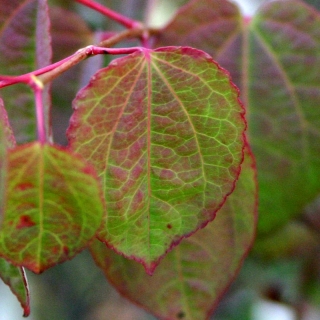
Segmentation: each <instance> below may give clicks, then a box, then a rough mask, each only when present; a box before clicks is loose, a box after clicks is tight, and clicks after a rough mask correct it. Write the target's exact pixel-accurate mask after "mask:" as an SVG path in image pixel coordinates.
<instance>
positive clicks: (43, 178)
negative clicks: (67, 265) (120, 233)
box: [0, 142, 104, 273]
mask: <svg viewBox="0 0 320 320" xmlns="http://www.w3.org/2000/svg"><path fill="white" fill-rule="evenodd" d="M4 212H5V214H4V219H3V223H2V228H1V232H0V255H1V256H3V257H4V258H5V259H7V260H8V261H11V262H12V263H14V264H15V265H19V266H24V267H26V268H29V269H30V270H32V271H34V272H37V273H38V272H42V271H43V270H45V269H47V268H49V267H51V266H53V265H55V264H57V263H59V262H63V261H65V260H67V259H70V258H72V257H73V256H74V255H76V254H77V253H78V252H79V251H80V250H82V249H83V248H85V247H86V246H87V245H88V242H89V241H90V240H91V239H92V238H93V237H94V236H95V234H96V232H97V229H98V228H99V226H100V225H101V220H102V216H103V212H104V206H103V201H102V195H101V188H100V184H99V183H98V179H97V176H96V174H95V172H94V170H93V168H92V167H91V166H90V165H88V164H87V163H86V162H84V161H83V160H81V159H79V158H78V157H76V156H74V155H72V154H71V153H70V152H67V151H65V150H63V149H60V148H58V147H55V146H51V145H41V144H40V143H38V142H35V143H32V144H27V145H23V146H21V147H17V148H15V149H13V150H11V151H10V153H9V159H8V178H7V201H6V203H5V210H4Z"/></svg>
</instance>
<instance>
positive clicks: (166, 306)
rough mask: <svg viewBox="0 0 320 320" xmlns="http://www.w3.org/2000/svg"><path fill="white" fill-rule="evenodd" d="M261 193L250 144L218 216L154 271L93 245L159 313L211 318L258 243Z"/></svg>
mask: <svg viewBox="0 0 320 320" xmlns="http://www.w3.org/2000/svg"><path fill="white" fill-rule="evenodd" d="M256 198H257V186H256V183H255V169H254V165H253V159H252V156H251V155H250V153H249V151H248V149H247V150H246V153H245V161H244V163H243V164H242V171H241V174H240V178H239V180H238V182H237V185H236V188H235V190H234V192H233V193H232V194H231V195H230V196H229V197H228V199H227V201H226V203H225V204H224V206H223V207H222V208H221V210H220V211H219V212H218V213H217V217H216V218H215V220H214V221H212V222H210V223H209V224H208V225H207V226H206V227H205V228H204V229H202V230H199V231H198V232H197V233H195V234H194V235H192V236H191V237H189V238H187V239H184V240H183V241H182V242H181V243H180V244H179V246H177V247H176V248H174V249H173V250H172V251H171V252H170V253H168V255H167V256H166V257H165V258H164V259H163V260H162V261H161V264H160V265H159V266H158V268H157V269H156V271H155V272H154V274H153V275H152V277H150V276H148V275H147V274H146V273H145V272H144V270H143V268H142V267H141V266H140V265H139V264H137V263H136V262H135V261H131V260H127V259H125V258H124V257H121V256H120V255H117V254H116V253H114V252H113V251H112V250H110V249H107V248H106V246H105V245H104V244H102V243H99V242H98V241H95V242H94V243H93V244H92V245H91V246H90V250H91V253H92V255H93V257H94V259H95V261H96V263H97V265H98V266H99V267H100V268H102V270H103V272H104V273H105V275H106V277H107V278H108V279H109V280H110V282H111V283H112V284H113V285H114V286H115V287H116V288H117V289H118V290H119V291H120V292H121V293H122V294H123V295H124V296H125V297H127V298H128V299H130V300H132V301H133V302H135V303H137V304H139V305H140V306H142V307H143V308H146V309H147V310H149V311H150V312H152V313H154V314H155V315H156V316H157V318H159V319H167V320H169V319H170V320H172V319H188V320H191V319H195V320H196V319H197V320H198V319H205V318H209V316H210V314H211V313H212V311H213V309H214V307H215V306H216V305H217V304H218V302H219V300H220V298H221V296H222V294H223V293H224V292H225V290H226V288H227V287H228V286H229V284H230V282H231V281H232V280H233V279H234V277H235V276H236V275H237V274H238V271H239V269H240V266H241V264H242V261H243V259H244V257H245V256H246V255H247V253H248V250H249V248H250V247H251V244H252V243H253V238H254V235H255V227H256V222H257V215H256V209H257V201H256Z"/></svg>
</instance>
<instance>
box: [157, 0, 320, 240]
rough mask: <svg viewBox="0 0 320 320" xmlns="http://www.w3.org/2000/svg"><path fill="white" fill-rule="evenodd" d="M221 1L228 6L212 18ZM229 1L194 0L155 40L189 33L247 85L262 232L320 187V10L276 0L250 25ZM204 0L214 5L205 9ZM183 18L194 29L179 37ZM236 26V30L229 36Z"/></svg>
mask: <svg viewBox="0 0 320 320" xmlns="http://www.w3.org/2000/svg"><path fill="white" fill-rule="evenodd" d="M219 4H220V7H221V8H223V9H221V10H220V16H219V17H220V18H216V19H215V20H214V22H213V20H209V19H211V17H212V16H213V15H214V14H216V13H215V11H214V8H215V6H218V5H219ZM230 6H231V7H233V5H231V4H230V3H229V2H227V1H222V0H205V1H197V0H195V1H192V2H191V3H190V5H189V6H186V7H185V8H184V9H183V10H182V11H181V12H180V14H178V15H177V16H176V18H175V20H174V22H172V23H171V24H170V25H168V27H167V28H164V30H163V31H162V34H163V35H162V36H160V38H159V41H158V42H156V46H157V45H159V46H163V45H171V44H172V43H171V42H172V41H173V39H174V43H175V44H176V45H184V43H185V42H186V41H188V44H189V45H191V46H196V47H197V48H199V49H205V50H207V51H208V53H209V54H212V56H213V57H214V58H215V59H217V61H218V62H219V63H220V64H221V65H222V66H223V67H224V68H226V69H227V70H229V71H230V72H231V74H232V79H233V81H235V83H236V84H237V85H238V86H239V87H240V92H241V97H242V100H243V101H244V104H245V105H246V106H247V107H248V110H249V112H248V115H249V117H248V122H249V138H250V143H251V146H252V148H253V152H254V154H255V156H256V160H257V168H258V179H259V190H260V201H259V235H260V236H262V235H263V234H265V233H268V232H270V231H273V230H276V229H278V228H279V227H281V226H282V225H283V224H285V223H286V222H287V221H288V220H289V219H290V218H292V217H294V216H297V215H298V214H301V213H302V209H303V208H304V206H305V205H306V204H308V203H309V202H311V201H312V200H313V199H314V198H315V197H316V196H317V194H318V193H319V191H320V180H319V179H318V177H319V175H320V158H319V154H320V130H319V128H320V120H319V119H320V109H319V108H317V107H316V106H317V105H319V104H320V78H319V74H320V60H319V50H320V40H319V36H318V30H319V27H320V16H319V12H317V11H315V10H314V9H313V8H311V7H308V6H306V5H305V4H304V3H302V2H300V1H296V0H290V1H287V0H284V1H272V2H269V3H267V4H265V5H264V6H263V7H262V8H261V10H260V11H259V13H258V14H257V15H256V16H255V17H253V18H252V20H251V22H250V23H246V24H245V25H244V26H243V25H242V22H241V21H240V18H239V16H238V14H235V16H231V17H230V20H229V21H228V20H227V19H226V18H225V15H223V14H222V13H221V11H223V10H224V8H226V9H225V10H227V8H228V7H230ZM204 7H206V10H207V12H206V13H204V9H202V11H201V12H203V14H200V12H199V10H200V8H204ZM197 8H198V9H197ZM211 8H213V10H212V12H211V14H210V13H209V11H211ZM218 12H219V11H218ZM199 17H201V21H199ZM187 22H188V24H187V25H186V23H187ZM191 22H192V23H191ZM219 22H220V23H219ZM183 25H185V29H189V30H190V28H191V30H194V31H193V32H192V33H191V34H192V37H191V36H189V37H188V38H187V37H179V32H178V31H179V30H180V29H179V28H182V26H183ZM214 25H216V28H217V29H215V32H214V35H213V33H212V29H213V28H214ZM186 26H187V27H188V28H187V27H186ZM205 26H206V27H205ZM229 29H231V30H233V31H232V32H231V33H230V36H229V37H225V38H222V37H221V35H223V34H224V33H225V32H226V30H229ZM165 34H169V35H170V34H171V35H172V37H171V38H170V39H169V38H166V37H165ZM162 38H163V40H161V39H162ZM207 39H210V41H211V42H212V48H210V44H209V43H208V40H207ZM217 41H220V42H219V43H220V44H219V45H218V46H215V43H216V42H217Z"/></svg>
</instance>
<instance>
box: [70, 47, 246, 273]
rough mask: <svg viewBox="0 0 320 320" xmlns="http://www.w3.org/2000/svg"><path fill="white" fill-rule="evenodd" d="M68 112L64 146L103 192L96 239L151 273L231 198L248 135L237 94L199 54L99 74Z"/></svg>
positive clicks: (176, 53)
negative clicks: (93, 173)
mask: <svg viewBox="0 0 320 320" xmlns="http://www.w3.org/2000/svg"><path fill="white" fill-rule="evenodd" d="M73 107H74V114H73V116H72V118H71V124H70V127H69V130H68V136H69V141H70V146H71V148H72V149H73V150H74V151H76V152H77V153H79V154H81V155H82V156H83V157H84V158H85V159H87V160H88V161H90V162H92V163H93V164H94V165H95V167H96V169H97V170H98V173H99V175H100V177H101V179H102V182H103V186H104V192H105V198H106V202H107V211H108V219H107V220H106V223H105V225H104V227H103V228H102V229H101V230H100V233H99V235H98V237H99V238H100V239H101V240H102V241H104V242H106V243H107V244H108V245H109V246H110V247H112V248H114V249H115V250H116V251H117V252H120V253H122V254H124V255H125V256H126V257H130V258H133V259H135V260H137V261H139V262H141V263H142V264H143V265H144V266H145V268H146V270H147V271H148V272H152V271H153V269H154V268H155V267H156V265H157V263H158V262H159V259H160V258H161V257H162V256H163V255H164V254H165V253H166V252H167V251H168V250H169V249H170V248H172V246H174V245H175V244H177V243H178V242H179V241H180V240H181V239H182V238H183V237H185V236H188V235H190V234H191V233H193V232H194V231H196V230H197V229H199V228H201V227H203V226H204V225H205V224H206V223H207V222H208V221H210V220H212V219H213V218H214V215H215V212H216V211H217V210H218V209H219V208H220V207H221V205H222V204H223V203H224V201H225V199H226V197H227V195H228V194H230V193H231V192H232V190H233V188H234V183H235V180H236V179H237V177H238V174H239V170H240V165H241V162H242V159H243V147H244V130H245V120H244V110H243V108H242V105H241V103H240V102H239V100H238V91H237V89H236V88H235V87H234V85H233V84H232V83H231V81H230V78H229V76H228V74H227V73H226V72H225V71H224V70H222V69H221V68H220V67H219V66H218V65H217V64H216V63H215V62H214V61H213V60H212V58H211V57H210V56H208V55H207V54H206V53H204V52H202V51H199V50H195V49H193V48H189V47H183V48H181V47H167V48H159V49H156V50H154V51H152V50H149V49H143V51H141V52H136V53H133V54H131V55H128V56H126V57H124V58H120V59H117V60H115V61H114V62H112V63H111V64H110V65H109V67H107V68H105V69H102V70H101V71H99V72H97V73H96V74H95V76H94V77H93V78H92V80H91V82H90V83H89V85H88V86H87V87H85V88H84V89H82V90H81V91H80V92H79V94H78V95H77V97H76V99H75V100H74V106H73Z"/></svg>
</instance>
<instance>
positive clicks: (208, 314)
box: [89, 136, 259, 320]
mask: <svg viewBox="0 0 320 320" xmlns="http://www.w3.org/2000/svg"><path fill="white" fill-rule="evenodd" d="M244 149H246V152H248V156H249V157H250V159H251V167H252V169H253V170H254V184H255V190H256V192H255V204H254V208H255V209H254V234H253V236H252V240H251V243H250V245H249V246H248V248H247V250H246V251H245V253H244V255H243V256H242V258H241V260H240V262H239V266H238V268H237V269H236V270H235V271H234V273H233V275H232V276H231V277H230V279H229V283H228V284H227V285H226V287H225V289H224V290H223V291H222V292H221V293H220V295H219V296H218V297H217V298H216V300H215V302H214V303H213V305H212V306H211V308H210V310H209V311H208V312H207V317H206V320H209V318H210V317H211V315H212V314H213V312H214V311H215V309H216V308H217V306H218V305H219V303H220V302H221V300H222V298H223V296H224V295H225V294H226V293H227V291H228V290H229V289H230V286H231V284H232V283H233V281H234V280H235V279H236V278H237V276H238V274H239V272H240V270H241V268H242V266H243V263H244V260H245V259H246V258H247V256H248V254H249V252H250V251H251V249H252V247H253V245H254V242H255V239H256V236H257V225H258V203H259V201H258V194H259V192H258V176H257V166H256V161H255V157H254V155H253V153H252V150H251V148H250V145H249V143H248V141H247V137H246V136H245V147H244ZM243 154H244V152H243ZM209 222H210V221H209ZM209 222H208V223H209ZM208 223H207V224H208ZM193 233H194V232H193ZM182 240H183V238H182V239H180V241H179V242H181V241H182ZM106 246H107V247H108V248H110V246H108V245H107V244H106ZM110 249H112V250H113V251H115V252H116V253H118V252H117V251H116V250H114V249H113V248H110ZM172 249H173V248H171V249H170V250H169V251H171V250H172ZM89 251H90V252H91V248H90V247H89ZM118 254H120V253H118ZM120 255H121V256H124V255H123V254H120ZM91 256H92V258H93V260H94V262H95V263H96V265H97V266H99V263H98V261H97V260H96V259H95V255H94V254H91ZM124 257H125V256H124ZM163 257H164V256H162V257H161V259H162V258H163ZM125 258H127V257H125ZM135 261H136V260H135ZM137 262H139V261H137ZM99 267H100V266H99ZM102 270H103V269H102ZM153 271H154V270H153ZM147 273H148V272H147ZM103 274H104V276H105V277H106V278H107V280H108V282H109V283H110V284H111V285H112V286H113V287H114V288H115V289H116V291H117V292H119V294H120V295H121V296H122V297H123V298H125V299H126V300H128V301H130V302H131V303H132V304H133V305H135V306H137V307H139V308H141V309H143V310H144V311H146V312H147V313H149V314H152V315H154V316H155V317H157V318H159V319H161V315H159V314H157V313H154V312H152V311H150V310H149V309H147V308H146V307H145V306H143V305H142V304H140V303H138V302H137V301H133V300H131V299H130V298H128V296H127V295H126V294H125V292H124V291H122V290H121V289H120V288H119V287H118V286H117V285H116V284H115V283H114V282H113V281H112V279H111V278H109V277H108V276H107V275H106V274H105V273H103ZM148 274H149V276H152V274H150V273H148Z"/></svg>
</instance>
